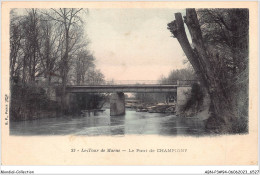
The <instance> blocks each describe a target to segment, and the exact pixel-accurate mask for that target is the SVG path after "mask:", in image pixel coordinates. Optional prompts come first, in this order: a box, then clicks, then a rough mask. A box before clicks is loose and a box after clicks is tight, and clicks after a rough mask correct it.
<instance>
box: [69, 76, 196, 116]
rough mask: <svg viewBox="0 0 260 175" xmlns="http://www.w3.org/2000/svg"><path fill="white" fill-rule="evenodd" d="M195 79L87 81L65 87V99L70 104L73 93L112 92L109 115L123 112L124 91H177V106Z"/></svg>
mask: <svg viewBox="0 0 260 175" xmlns="http://www.w3.org/2000/svg"><path fill="white" fill-rule="evenodd" d="M195 82H198V81H197V80H177V81H171V82H165V81H164V82H158V81H140V80H139V81H134V83H135V84H133V82H132V81H129V80H127V81H116V82H115V81H113V82H111V81H109V82H104V81H103V82H87V83H86V85H69V86H67V87H66V94H67V95H66V99H67V105H68V108H69V106H70V95H71V94H73V93H112V94H111V97H110V115H111V116H115V115H123V114H125V96H124V93H167V92H175V93H177V108H178V106H180V105H181V104H183V103H184V102H185V100H186V99H185V98H186V97H185V92H186V91H188V90H190V89H191V85H192V84H193V83H195Z"/></svg>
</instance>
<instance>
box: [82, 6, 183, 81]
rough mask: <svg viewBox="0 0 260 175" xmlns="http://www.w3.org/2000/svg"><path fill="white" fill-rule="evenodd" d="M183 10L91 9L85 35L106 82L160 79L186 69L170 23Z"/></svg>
mask: <svg viewBox="0 0 260 175" xmlns="http://www.w3.org/2000/svg"><path fill="white" fill-rule="evenodd" d="M176 12H182V13H183V12H184V10H183V9H89V11H88V15H87V17H86V30H85V31H86V34H87V37H88V39H89V40H90V44H89V46H88V47H89V50H90V51H91V52H92V53H93V55H94V57H95V58H96V67H97V69H100V70H101V72H102V73H103V74H104V75H105V79H106V80H111V79H114V80H157V79H159V78H160V77H161V76H167V75H168V74H169V73H170V71H171V70H173V69H181V68H184V67H186V65H184V64H183V60H184V59H185V55H184V53H183V51H182V49H181V47H180V45H179V43H178V41H177V39H174V38H172V37H171V33H170V31H169V30H168V29H167V24H168V23H169V22H171V21H173V20H174V13H176Z"/></svg>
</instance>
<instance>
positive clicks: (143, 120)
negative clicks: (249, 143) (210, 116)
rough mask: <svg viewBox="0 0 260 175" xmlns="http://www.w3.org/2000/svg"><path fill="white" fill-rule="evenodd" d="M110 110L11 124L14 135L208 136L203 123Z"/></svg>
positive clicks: (169, 115) (167, 115)
mask: <svg viewBox="0 0 260 175" xmlns="http://www.w3.org/2000/svg"><path fill="white" fill-rule="evenodd" d="M109 112H110V111H109V109H106V110H105V111H104V112H96V113H95V114H94V113H93V112H92V113H89V114H88V115H87V116H86V115H85V116H73V117H72V116H66V117H58V118H46V119H38V120H31V121H19V122H11V123H10V135H28V136H31V135H87V136H99V135H117V136H123V135H130V134H137V135H152V134H153V135H166V136H176V135H192V136H201V135H203V134H205V129H204V128H205V126H204V123H203V121H201V120H199V119H198V118H183V117H177V116H176V115H173V114H160V113H148V112H135V111H131V110H126V114H125V115H124V116H113V117H110V115H109Z"/></svg>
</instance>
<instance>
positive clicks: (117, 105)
mask: <svg viewBox="0 0 260 175" xmlns="http://www.w3.org/2000/svg"><path fill="white" fill-rule="evenodd" d="M124 114H125V95H124V93H123V92H118V93H113V94H111V97H110V116H118V115H124Z"/></svg>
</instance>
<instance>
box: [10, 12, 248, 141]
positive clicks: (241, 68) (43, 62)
mask: <svg viewBox="0 0 260 175" xmlns="http://www.w3.org/2000/svg"><path fill="white" fill-rule="evenodd" d="M248 39H249V10H248V9H246V8H234V9H231V8H226V9H224V8H222V9H221V8H215V9H214V8H202V9H192V8H187V9H135V8H133V9H111V8H109V9H102V10H101V9H85V8H58V9H56V8H50V9H38V8H32V9H28V8H26V9H25V8H22V9H12V10H11V11H10V85H11V86H10V90H11V98H10V101H11V103H10V134H11V135H67V134H73V135H94V136H95V135H128V134H141V135H143V134H145V135H146V134H157V135H169V136H177V135H192V136H204V135H214V134H247V133H248V83H249V78H248V59H249V57H248V51H249V50H248V49H249V40H248Z"/></svg>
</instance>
